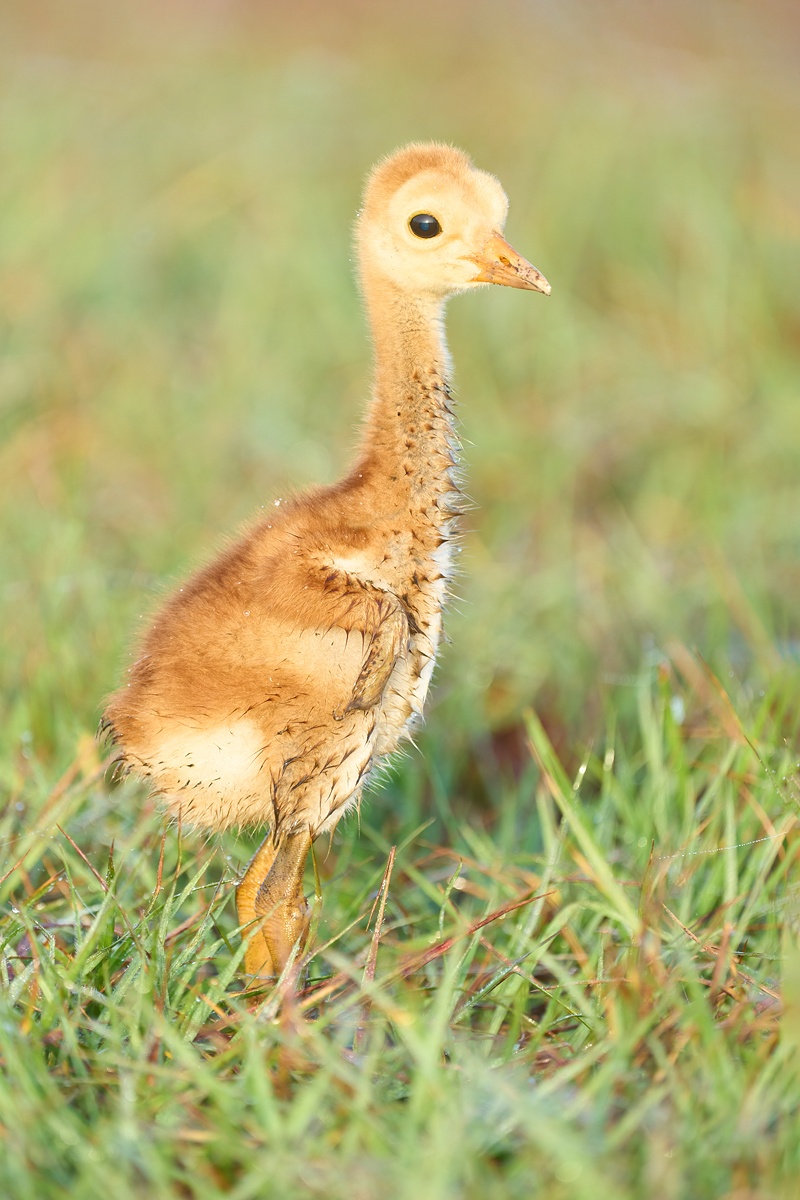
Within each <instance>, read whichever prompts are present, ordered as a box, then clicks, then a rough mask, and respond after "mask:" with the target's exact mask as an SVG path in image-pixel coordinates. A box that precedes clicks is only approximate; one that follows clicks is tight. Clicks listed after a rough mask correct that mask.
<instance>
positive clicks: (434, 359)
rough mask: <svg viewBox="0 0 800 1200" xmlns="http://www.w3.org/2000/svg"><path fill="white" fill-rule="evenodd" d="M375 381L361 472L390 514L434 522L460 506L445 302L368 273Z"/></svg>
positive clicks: (374, 496)
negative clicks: (407, 514)
mask: <svg viewBox="0 0 800 1200" xmlns="http://www.w3.org/2000/svg"><path fill="white" fill-rule="evenodd" d="M362 282H363V289H364V296H365V300H366V304H367V312H368V315H369V319H370V325H371V328H372V336H373V341H374V346H375V381H374V389H373V397H372V401H371V404H370V407H369V410H368V413H367V420H366V425H365V430H364V437H363V442H362V447H361V454H360V456H359V462H358V466H357V468H356V470H357V471H358V472H363V474H364V478H365V482H366V483H367V487H368V489H369V491H370V493H371V499H372V501H373V503H375V504H376V506H377V509H378V511H380V512H384V513H390V512H395V511H398V510H403V509H406V510H410V511H412V512H413V511H416V512H419V513H427V514H428V519H429V520H430V521H431V522H432V523H433V524H434V525H436V526H438V525H441V524H443V523H444V522H445V521H447V520H448V519H449V518H451V517H452V515H453V513H454V512H456V511H457V510H458V500H459V498H460V495H459V492H458V486H457V482H456V479H455V474H454V468H455V466H456V461H457V454H458V448H459V447H458V440H457V437H456V434H455V429H454V418H453V411H452V397H451V394H450V391H449V387H448V375H449V366H450V363H449V357H448V353H447V346H446V344H445V340H444V323H443V303H442V302H441V301H439V300H435V299H431V298H427V297H425V298H420V297H418V296H414V295H412V296H410V295H409V294H408V293H405V292H402V291H400V290H399V289H395V288H394V287H393V285H391V284H389V283H388V282H387V281H386V280H384V279H381V280H380V281H375V280H371V279H370V277H369V275H368V274H365V275H364V277H363V280H362Z"/></svg>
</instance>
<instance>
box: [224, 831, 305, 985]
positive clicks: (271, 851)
mask: <svg viewBox="0 0 800 1200" xmlns="http://www.w3.org/2000/svg"><path fill="white" fill-rule="evenodd" d="M310 849H311V834H310V833H309V831H308V829H299V830H295V831H294V832H293V833H290V834H288V835H286V836H285V837H283V838H281V839H280V841H277V842H276V841H275V839H274V838H273V835H272V834H270V836H269V837H268V838H266V839H265V841H264V842H263V843H262V845H261V846H260V847H259V849H258V850H257V852H256V854H255V856H254V857H253V859H252V861H251V862H250V865H249V866H248V868H247V870H246V871H245V874H244V877H243V879H242V881H241V883H240V884H239V889H238V891H237V893H236V902H237V908H238V912H239V922H240V924H242V925H244V924H246V923H250V922H252V921H256V922H258V928H256V929H255V930H254V931H253V932H252V933H251V935H250V940H249V941H248V944H247V949H246V950H245V959H244V963H245V970H246V972H247V973H248V975H256V976H261V977H270V976H276V975H280V974H281V972H282V971H283V969H284V967H285V966H286V964H287V962H288V961H289V957H290V955H291V953H292V950H293V949H294V947H295V945H296V944H297V943H298V941H299V942H301V943H302V942H303V940H304V939H305V935H306V931H307V928H308V905H307V904H306V899H305V896H304V895H303V872H304V870H305V864H306V858H307V857H308V852H309V850H310Z"/></svg>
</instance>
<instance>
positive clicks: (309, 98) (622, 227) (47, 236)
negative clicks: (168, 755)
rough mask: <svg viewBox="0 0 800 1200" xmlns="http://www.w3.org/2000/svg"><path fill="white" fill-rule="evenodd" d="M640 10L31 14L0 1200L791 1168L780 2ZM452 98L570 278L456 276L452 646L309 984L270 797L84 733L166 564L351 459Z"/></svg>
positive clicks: (462, 136) (456, 114)
mask: <svg viewBox="0 0 800 1200" xmlns="http://www.w3.org/2000/svg"><path fill="white" fill-rule="evenodd" d="M647 12H648V13H649V16H645V10H644V9H642V10H641V12H640V11H639V10H638V9H637V8H636V7H631V8H625V7H619V8H613V7H612V8H609V9H606V8H605V7H604V8H603V10H602V19H601V16H600V10H597V11H595V8H594V7H590V6H588V5H581V4H578V5H575V6H573V7H570V8H567V7H565V6H559V8H558V9H556V8H555V7H554V6H547V5H544V4H541V5H539V4H531V5H515V4H512V3H505V2H504V3H503V4H498V5H491V6H488V5H487V6H483V5H480V4H477V3H476V4H469V5H456V4H454V3H453V4H442V5H441V6H437V7H436V8H433V9H432V8H431V7H430V6H428V7H425V6H422V5H418V4H415V3H410V4H408V5H406V6H402V8H397V9H395V8H394V7H392V8H390V7H389V6H386V8H383V7H380V6H378V7H376V6H369V7H362V6H360V5H357V4H352V5H347V6H337V7H336V9H335V11H334V9H333V7H332V6H330V8H329V7H319V8H318V7H315V6H312V5H309V6H306V7H303V8H301V9H300V10H299V11H295V12H294V14H293V15H290V14H289V13H288V12H286V13H283V12H281V11H279V10H277V9H276V10H270V12H269V13H266V11H265V12H261V10H259V9H257V8H255V7H247V6H244V5H242V6H236V5H230V6H219V7H216V8H215V7H213V6H210V7H208V8H207V9H205V10H203V11H200V10H199V8H198V9H196V10H195V9H193V8H192V9H190V8H188V7H185V6H182V5H179V4H175V5H174V6H171V7H169V9H165V7H164V6H159V8H158V9H156V8H155V7H154V8H152V9H151V8H148V7H147V6H145V7H142V6H139V7H138V8H137V9H135V10H134V9H131V10H130V11H127V10H126V12H125V15H124V16H123V15H118V16H117V17H116V18H115V20H114V21H112V20H111V19H110V17H109V10H107V9H105V8H103V7H101V6H92V5H83V6H81V5H78V6H75V7H73V8H71V9H70V10H69V12H68V13H64V14H59V13H58V12H57V11H55V10H54V11H53V12H49V11H48V9H47V8H46V7H43V8H42V9H33V8H31V6H25V7H23V6H10V7H9V8H8V9H7V10H6V11H5V13H4V15H3V17H2V21H3V30H2V34H3V36H2V38H0V44H1V45H2V50H0V54H2V70H3V76H4V89H3V97H2V102H0V142H1V143H2V151H1V152H2V161H3V164H4V166H3V172H2V179H0V429H2V437H3V440H2V445H0V493H1V494H2V500H3V503H2V506H0V529H1V530H2V537H1V538H0V555H2V559H0V606H1V607H2V621H3V626H4V629H5V631H6V636H5V638H4V645H3V652H2V673H3V689H2V696H3V717H4V719H3V722H2V727H1V728H0V744H1V745H2V757H1V758H0V786H2V787H3V790H4V795H5V797H6V799H5V801H4V806H3V810H2V816H1V817H0V844H1V845H2V851H3V855H2V863H3V865H0V903H1V904H2V911H1V912H0V932H1V934H2V936H1V938H0V946H2V956H1V957H0V972H2V991H1V993H0V1008H1V1009H2V1015H1V1016H0V1061H1V1062H2V1065H3V1078H2V1081H0V1129H1V1130H2V1133H3V1152H2V1154H0V1184H1V1185H2V1188H3V1192H4V1194H8V1195H10V1196H12V1197H14V1198H15V1200H16V1198H17V1197H19V1198H20V1200H27V1198H28V1197H31V1198H33V1197H35V1198H36V1200H46V1198H47V1197H50V1196H53V1197H55V1196H56V1195H62V1194H64V1193H65V1192H68V1193H69V1194H70V1195H71V1196H74V1197H76V1198H78V1200H81V1198H82V1197H86V1198H89V1197H91V1198H94V1197H99V1196H104V1197H107V1196H108V1195H113V1196H114V1197H115V1200H116V1198H117V1197H119V1198H120V1200H125V1198H126V1197H128V1196H130V1197H139V1196H145V1195H147V1196H148V1197H160V1196H164V1197H168V1196H169V1197H172V1196H203V1197H215V1196H223V1195H225V1196H234V1197H236V1198H237V1200H245V1198H247V1197H251V1196H252V1197H262V1196H273V1195H274V1196H292V1195H298V1196H304V1195H310V1196H316V1195H319V1196H323V1195H324V1196H326V1197H329V1198H330V1200H334V1198H335V1197H338V1196H347V1197H348V1198H354V1197H356V1198H360V1197H365V1198H369V1200H371V1198H372V1197H375V1196H391V1197H395V1196H396V1197H399V1198H402V1197H407V1196H409V1197H410V1196H414V1197H420V1196H424V1197H426V1200H427V1197H432V1198H438V1197H442V1198H445V1197H447V1198H450V1197H461V1196H470V1197H471V1196H481V1197H482V1200H484V1198H491V1197H495V1196H497V1197H498V1198H499V1197H503V1198H505V1197H516V1196H520V1197H522V1196H526V1197H527V1196H530V1195H538V1194H542V1195H545V1194H546V1195H547V1196H548V1198H549V1200H558V1198H559V1197H570V1198H576V1197H577V1198H581V1197H584V1196H586V1197H590V1196H591V1198H592V1200H597V1198H598V1197H605V1196H608V1197H614V1198H615V1200H616V1198H618V1197H631V1198H632V1197H637V1196H652V1197H659V1198H661V1197H664V1198H665V1200H670V1198H672V1197H692V1198H695V1197H699V1196H704V1197H705V1196H715V1197H716V1196H720V1197H721V1196H728V1197H736V1200H744V1198H745V1197H762V1196H763V1197H772V1196H781V1197H783V1196H786V1197H789V1196H793V1195H794V1194H795V1190H796V1180H797V1178H798V1177H800V1118H799V1116H798V1113H799V1111H800V1068H799V1067H798V1061H799V1057H800V1049H799V1047H800V949H798V942H799V939H800V884H799V883H798V878H799V876H798V847H800V838H799V837H798V795H799V793H798V785H797V781H796V771H797V724H798V721H797V715H796V714H797V707H798V691H799V689H798V668H797V657H798V651H797V647H798V631H799V630H800V618H799V617H798V604H797V596H798V591H799V589H798V562H800V534H798V529H800V524H799V523H798V518H797V514H798V512H800V491H799V490H798V489H799V488H800V485H799V484H798V479H800V475H799V474H798V471H797V447H798V445H799V444H800V406H798V403H797V377H798V358H799V357H800V354H799V352H798V347H799V346H800V341H799V340H798V331H799V330H800V300H798V291H797V286H796V280H797V277H798V268H800V261H799V260H800V252H799V251H798V233H800V209H798V206H797V195H798V194H800V190H799V189H798V183H799V182H800V179H799V176H800V153H798V147H797V142H796V128H797V120H798V108H800V95H799V93H798V88H797V84H796V78H797V71H796V67H797V63H796V61H794V59H793V55H794V51H793V49H792V46H793V44H794V43H793V34H795V33H796V27H795V26H793V24H792V22H793V18H792V16H791V14H788V13H784V12H782V11H781V10H780V9H778V8H775V9H774V10H773V9H772V8H770V7H766V8H759V9H758V10H756V9H754V8H753V9H751V8H749V7H748V6H746V5H744V6H737V7H736V9H735V10H734V9H732V8H730V6H722V5H717V4H711V3H710V4H708V5H706V6H700V7H695V6H684V5H682V4H681V3H677V2H676V3H675V4H673V5H670V6H665V7H664V8H663V9H659V10H658V11H656V12H650V10H649V9H648V10H647ZM45 14H46V18H47V19H44V17H45ZM431 136H433V137H440V138H444V139H447V140H451V141H453V142H455V143H456V144H460V145H463V146H465V147H466V148H468V149H469V150H470V151H471V152H472V153H473V154H474V156H475V159H476V161H477V162H478V163H479V164H480V165H481V166H484V167H487V168H489V169H491V170H494V171H496V173H497V174H498V175H499V176H500V178H501V179H502V181H503V183H504V185H505V187H506V189H507V191H508V193H509V196H510V199H511V213H510V219H509V224H508V233H509V237H510V239H511V241H512V242H513V243H514V244H515V245H516V246H517V247H518V248H519V249H520V251H521V252H522V253H524V254H525V255H526V256H528V257H530V258H531V260H532V261H534V262H535V263H536V264H537V265H538V266H540V267H541V269H542V270H543V271H544V272H545V273H546V274H547V276H548V278H550V279H551V281H552V282H553V288H554V290H553V296H552V298H551V300H550V301H547V302H544V301H539V302H537V300H538V298H536V297H533V298H531V297H525V296H524V295H520V294H504V293H502V292H501V291H500V290H499V289H498V290H497V292H496V294H495V293H492V294H489V293H487V294H481V295H480V296H477V297H472V298H467V299H464V300H459V301H457V302H455V303H454V304H453V306H452V311H451V312H450V313H449V330H450V338H451V348H452V350H453V355H454V359H455V362H456V368H457V382H458V391H459V398H460V403H461V414H462V419H463V431H464V436H465V442H466V452H465V456H466V460H467V465H468V474H469V479H470V486H469V490H470V493H471V495H472V496H473V497H474V499H475V500H476V504H477V507H476V509H475V511H474V512H473V513H471V515H470V520H469V524H470V531H469V532H468V534H467V537H466V539H465V544H464V554H463V556H462V557H463V560H464V574H463V578H462V579H461V581H460V588H459V590H460V594H461V600H460V602H459V603H458V604H457V605H456V606H455V608H454V610H453V611H452V612H451V613H450V616H449V621H448V631H449V634H450V636H451V638H452V644H451V645H450V646H449V647H447V649H446V651H445V653H444V655H443V661H442V664H441V668H440V672H439V675H438V682H437V686H436V689H435V695H434V697H433V704H432V706H431V710H430V713H429V720H428V725H427V727H426V730H425V732H424V734H423V736H422V738H421V739H420V751H421V752H416V751H414V752H412V753H410V754H409V755H408V756H407V757H406V758H405V759H403V760H401V761H400V762H399V763H398V764H397V766H396V767H395V768H394V769H393V771H392V773H391V775H390V777H389V778H388V779H387V780H386V782H385V784H384V785H383V786H382V788H381V789H380V790H379V791H377V792H376V794H375V795H374V796H372V797H370V799H369V802H368V804H365V806H364V808H363V812H362V815H361V819H360V821H359V822H355V821H353V822H350V823H348V824H347V825H345V826H343V827H342V828H341V829H340V830H339V831H337V834H336V837H335V838H334V840H333V842H332V844H331V845H330V847H328V846H327V845H324V846H321V847H318V848H317V849H318V854H317V860H316V870H317V872H318V875H319V877H320V880H321V885H322V889H321V890H322V903H321V905H318V906H317V910H316V922H317V926H316V933H315V942H314V945H315V953H314V955H313V957H312V958H311V960H310V962H309V964H308V969H307V975H306V977H305V980H304V985H303V991H302V992H301V995H300V997H299V999H298V1002H297V1009H296V1012H295V1014H294V1017H293V1019H292V1020H291V1021H287V1020H286V1019H285V1018H284V1019H283V1020H281V1019H280V1018H279V1016H278V1012H277V1009H278V1005H277V1000H276V997H274V996H270V995H269V994H267V995H265V996H264V997H263V998H262V1002H261V1003H259V1004H255V1003H254V1001H253V999H252V997H247V996H245V995H243V994H242V993H241V991H240V990H239V988H240V981H239V976H238V965H239V958H240V944H239V939H238V936H237V934H236V921H235V913H234V911H233V905H232V904H231V893H232V887H231V885H232V883H233V881H234V879H235V877H236V872H237V870H238V868H239V866H240V865H241V863H242V862H243V861H244V860H245V859H246V856H247V853H248V849H249V844H250V842H249V839H247V838H245V837H242V838H239V839H237V838H234V837H229V838H225V839H222V840H220V841H219V842H214V843H209V842H207V841H206V840H204V839H203V837H202V836H201V835H199V834H197V833H193V832H191V831H185V830H174V829H172V830H167V829H165V828H164V826H163V821H162V818H161V817H160V815H159V813H158V811H157V807H156V805H155V804H154V803H153V801H152V800H150V799H148V797H147V796H146V794H145V792H144V791H143V790H142V789H141V788H140V787H139V786H137V785H136V784H135V783H133V782H131V781H128V782H125V783H122V784H117V785H115V784H114V783H113V782H112V781H111V780H110V779H109V778H108V777H107V775H106V773H105V771H104V763H103V759H102V751H101V750H100V749H99V748H98V747H97V745H96V744H95V742H94V740H93V731H94V727H95V725H96V722H97V718H98V715H99V710H100V706H101V703H102V697H103V695H104V694H105V693H106V692H107V691H109V690H110V689H111V688H112V687H113V686H114V685H115V683H116V680H117V679H118V677H119V673H120V671H121V670H122V668H123V665H124V662H125V657H126V654H127V647H128V645H129V641H130V635H131V631H132V630H134V629H135V628H136V626H137V622H138V621H139V620H140V619H141V616H142V615H146V613H147V612H148V610H149V609H150V608H151V607H152V606H153V604H154V603H155V602H156V599H157V597H158V595H159V594H160V593H161V592H162V591H163V590H164V589H165V588H166V587H167V586H168V585H169V583H170V582H171V581H172V580H174V579H175V578H177V577H179V576H180V574H181V573H182V572H183V571H185V570H187V569H188V568H189V567H190V566H191V565H193V564H194V563H196V562H197V561H199V560H200V559H202V556H203V555H204V554H206V553H208V551H209V548H211V547H213V546H214V545H215V544H219V541H220V539H221V538H222V537H224V536H225V534H226V532H227V531H228V530H230V529H235V527H236V525H237V523H238V522H239V521H241V520H243V519H245V518H246V517H247V516H248V515H249V514H250V513H251V512H252V511H253V510H254V509H255V508H257V507H258V505H260V504H269V503H271V502H272V501H273V500H274V499H275V498H276V497H278V496H280V495H281V494H283V493H285V492H286V491H287V490H289V489H292V488H297V487H301V486H303V485H304V484H305V483H306V482H309V481H312V480H326V479H332V478H334V477H335V475H336V473H337V472H338V471H340V470H341V469H342V467H343V465H344V463H345V462H346V460H347V456H348V453H349V452H350V448H351V446H352V444H353V441H354V433H353V429H354V425H355V422H356V421H357V419H358V415H359V412H360V410H361V406H362V403H363V399H364V396H365V394H366V391H367V388H368V379H369V361H368V352H367V347H366V344H365V339H364V328H363V320H362V316H361V311H360V305H359V300H358V297H357V294H356V291H355V288H354V285H353V282H352V279H351V274H350V245H349V229H350V225H351V222H352V218H353V214H354V212H355V209H356V207H357V204H358V195H359V189H360V181H361V178H362V176H363V174H364V172H365V170H366V169H367V167H368V166H369V165H370V163H371V162H372V161H373V160H374V159H375V158H376V157H378V156H379V155H380V154H382V153H384V152H386V151H387V150H389V149H391V148H392V147H394V146H395V145H397V144H399V143H401V142H402V141H404V140H407V139H411V138H423V137H431ZM393 848H395V849H394V850H393ZM390 868H391V869H390ZM308 887H309V891H310V892H313V890H314V885H313V880H312V879H311V877H309V880H308Z"/></svg>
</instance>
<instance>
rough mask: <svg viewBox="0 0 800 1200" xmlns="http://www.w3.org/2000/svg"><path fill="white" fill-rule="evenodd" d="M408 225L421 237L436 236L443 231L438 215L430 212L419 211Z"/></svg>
mask: <svg viewBox="0 0 800 1200" xmlns="http://www.w3.org/2000/svg"><path fill="white" fill-rule="evenodd" d="M408 227H409V229H410V230H411V232H412V233H414V234H416V236H417V237H421V238H432V237H436V236H437V235H438V234H440V233H441V232H442V227H441V225H440V224H439V222H438V221H437V220H436V217H432V216H431V214H430V213H417V214H416V216H414V217H412V218H411V220H410V221H409V222H408Z"/></svg>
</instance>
